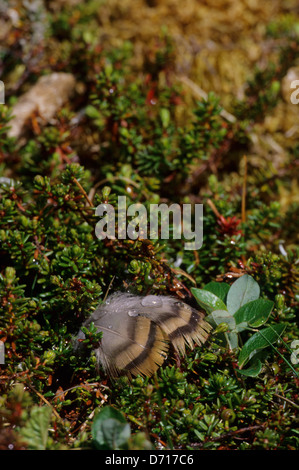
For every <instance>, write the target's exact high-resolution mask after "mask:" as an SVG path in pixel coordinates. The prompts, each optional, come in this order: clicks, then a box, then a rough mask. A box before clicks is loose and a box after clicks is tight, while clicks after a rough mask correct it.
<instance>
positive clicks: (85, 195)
mask: <svg viewBox="0 0 299 470" xmlns="http://www.w3.org/2000/svg"><path fill="white" fill-rule="evenodd" d="M73 181H74V183H75V184H76V185H77V186H78V188H79V189H80V191H81V193H82V194H83V195H84V197H85V199H86V201H87V202H88V204H89V205H90V207H94V205H93V203H92V202H91V200H90V199H89V197H88V194H87V193H86V191H85V189H84V188H83V186H82V185H81V184H80V183H79V181H78V180H77V178H75V177H73Z"/></svg>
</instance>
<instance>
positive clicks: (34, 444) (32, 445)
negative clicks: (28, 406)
mask: <svg viewBox="0 0 299 470" xmlns="http://www.w3.org/2000/svg"><path fill="white" fill-rule="evenodd" d="M51 413H52V410H51V408H50V407H49V406H41V407H40V406H34V407H33V408H32V410H31V413H30V418H29V420H28V421H27V422H26V424H25V426H24V427H23V428H22V429H21V431H20V434H21V436H22V438H23V439H24V441H26V443H27V445H28V448H29V449H30V450H45V449H46V446H47V440H48V429H49V425H50V418H51Z"/></svg>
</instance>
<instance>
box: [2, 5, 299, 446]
mask: <svg viewBox="0 0 299 470" xmlns="http://www.w3.org/2000/svg"><path fill="white" fill-rule="evenodd" d="M59 3H60V2H55V1H54V2H51V5H50V6H49V7H45V6H43V3H42V2H41V3H40V10H38V11H37V12H35V13H34V14H33V12H30V11H29V10H28V9H27V8H26V7H25V6H23V2H15V7H14V11H15V12H16V14H17V16H18V20H17V21H16V22H14V21H13V20H12V18H11V17H10V16H9V15H6V16H5V15H4V17H3V19H1V27H2V26H3V28H4V26H5V27H6V28H8V30H9V34H7V35H6V36H5V38H1V50H0V65H1V67H0V69H1V73H2V76H1V80H3V81H4V83H5V86H6V105H0V145H1V148H0V172H1V180H0V216H1V221H0V340H1V341H2V342H4V345H5V363H4V364H0V390H1V399H0V401H1V411H0V448H1V449H3V448H12V447H13V448H15V449H19V448H22V449H23V448H44V449H64V448H67V449H72V448H91V447H93V446H94V442H93V438H92V429H93V425H94V426H95V424H94V423H96V422H97V420H99V419H100V418H99V417H97V414H98V412H100V411H101V410H103V409H105V407H106V406H108V405H111V406H112V407H113V408H114V409H116V410H118V411H119V412H120V411H121V412H122V413H123V415H124V420H125V421H126V422H127V423H129V425H130V433H128V427H127V426H126V425H125V423H124V422H123V418H121V417H120V415H119V414H117V413H116V414H114V415H113V416H114V418H113V419H115V420H116V423H114V424H115V426H118V424H119V423H117V422H118V421H119V422H120V423H122V425H124V426H123V427H122V425H120V426H119V428H117V429H123V428H125V429H126V432H127V433H128V434H126V436H129V434H130V436H129V437H128V438H127V440H126V441H125V443H124V444H122V445H125V447H126V448H129V449H140V448H142V449H149V448H152V449H158V448H161V446H162V447H163V448H175V449H193V450H195V449H202V448H204V449H241V450H242V449H244V450H246V449H279V450H282V449H296V448H298V435H297V433H296V424H297V422H296V419H297V418H296V413H297V410H298V406H297V404H296V398H297V388H296V381H297V380H298V379H297V377H296V374H295V373H294V369H295V368H296V364H295V362H296V361H293V362H292V364H293V368H290V367H289V366H288V363H287V362H286V361H285V360H283V358H285V359H287V360H288V361H290V357H291V353H292V351H293V352H294V351H295V349H294V348H293V349H292V346H291V344H293V343H292V342H294V341H295V340H296V338H298V326H297V324H296V316H295V315H296V311H297V309H298V293H297V287H298V261H297V258H298V244H297V241H298V240H297V234H298V230H297V229H296V225H295V215H296V210H298V200H297V199H296V195H294V193H295V191H293V189H294V188H295V186H294V183H293V181H294V178H296V175H295V170H296V158H297V154H298V148H297V147H298V144H297V143H296V139H298V135H297V134H296V132H297V131H296V129H293V131H294V134H292V137H290V138H289V139H288V138H286V134H285V132H286V131H287V130H286V129H285V128H284V125H285V121H287V118H289V117H290V116H293V114H292V113H296V111H295V110H294V109H293V108H292V109H291V108H290V105H289V103H286V102H285V100H284V98H283V96H282V94H281V86H280V85H281V83H282V80H283V77H284V75H285V74H286V72H287V70H288V69H289V68H290V67H293V66H296V64H297V62H298V44H299V42H298V27H297V26H298V21H297V20H298V19H297V18H294V17H293V14H291V12H292V6H291V3H292V2H290V6H289V7H288V8H289V10H290V11H288V8H287V7H284V8H282V7H279V9H278V10H279V11H278V12H277V15H276V17H275V18H272V17H271V15H270V13H269V8H268V6H267V5H265V6H264V7H263V6H260V7H258V10H257V11H251V13H250V15H248V14H247V13H248V8H250V6H248V5H247V2H240V4H242V8H244V11H243V10H242V12H240V13H236V12H235V11H234V10H233V8H232V17H231V19H230V20H226V21H225V22H223V14H224V12H225V15H226V8H224V7H223V6H221V4H222V2H221V1H219V2H216V3H217V5H218V6H217V5H216V6H214V3H215V2H212V3H213V5H212V3H211V2H210V3H211V4H210V5H209V9H210V12H211V15H206V14H205V13H206V10H205V8H206V7H205V6H200V7H198V5H197V4H196V7H198V9H197V10H196V12H195V13H194V11H193V7H194V6H195V3H196V2H188V8H187V10H186V11H184V12H183V11H181V9H180V7H179V4H177V2H163V3H165V5H166V6H165V7H164V8H165V9H166V11H169V8H174V7H173V5H174V4H175V5H176V6H175V12H176V13H175V14H173V15H168V16H167V21H166V20H165V21H166V23H167V28H166V29H165V28H164V29H163V28H162V30H161V26H162V25H161V9H163V8H162V6H161V5H155V2H154V4H153V5H150V6H149V5H147V3H153V2H138V4H139V6H140V5H141V4H142V5H141V6H140V8H142V12H143V13H144V28H142V31H140V28H139V23H138V22H139V21H140V13H139V11H138V8H134V9H133V10H132V7H131V6H130V4H129V3H128V2H118V1H115V2H111V4H109V5H108V4H106V2H101V5H100V6H99V3H98V2H93V1H88V2H84V5H83V3H82V2H78V5H77V6H75V7H74V8H73V9H72V11H71V12H70V11H69V10H68V9H66V8H63V7H62V6H61V5H59ZM208 3H209V2H208ZM228 3H230V2H228ZM243 3H244V4H243ZM245 4H246V6H245ZM215 8H216V9H217V8H218V10H217V12H216V10H215ZM188 12H189V13H188ZM192 12H193V13H192ZM216 13H217V14H216ZM289 13H290V14H289ZM136 15H138V22H137V18H136ZM188 15H189V16H188ZM197 15H204V16H205V17H206V18H207V26H206V28H201V29H202V31H200V29H198V24H201V23H200V21H199V20H200V17H198V16H197ZM235 15H237V16H238V15H240V17H239V19H238V20H237V21H236V17H235ZM226 16H227V15H226ZM193 17H194V18H193ZM162 18H163V15H162ZM186 18H187V19H186ZM196 18H197V19H196ZM209 18H211V21H210V19H209ZM195 19H196V21H195ZM250 19H251V20H252V21H251V20H250ZM187 20H188V21H189V22H188V21H187ZM239 20H240V21H239ZM136 22H137V23H138V28H137V29H136ZM227 22H228V23H227ZM240 22H241V23H240ZM39 23H40V24H42V25H44V26H43V28H41V29H39V30H38V31H39V34H41V35H42V38H41V40H40V41H37V42H34V41H35V39H34V38H36V36H34V37H33V35H32V34H31V31H32V30H36V25H37V24H39ZM162 23H163V22H162ZM239 24H242V25H243V27H242V34H241V35H240V31H239V32H238V30H237V29H238V25H239ZM120 25H121V27H120ZM220 25H223V26H221V27H220ZM152 28H153V29H152ZM223 28H225V31H226V33H225V35H223ZM3 30H4V29H3ZM153 30H154V31H155V34H153V32H152V31H153ZM36 31H37V30H36ZM137 31H139V32H137ZM213 31H214V33H213ZM178 32H179V36H180V37H185V39H186V42H184V41H181V42H180V43H179V44H178V42H177V41H178V34H177V33H178ZM195 33H196V34H197V35H198V38H199V39H200V40H201V41H203V44H206V46H201V49H200V51H199V50H198V51H197V47H198V46H197V45H196V44H195V43H192V37H193V38H195V37H197V36H196V34H195ZM213 34H214V36H213ZM0 35H1V33H0ZM212 36H213V37H214V40H215V44H216V45H217V47H215V51H213V50H210V49H209V47H210V46H211V44H210V46H209V43H205V42H204V41H206V40H207V38H210V37H212ZM224 36H225V38H226V39H225V41H226V43H224V42H223V41H224V39H223V38H224ZM269 37H271V41H269ZM194 41H195V39H194ZM261 44H263V45H264V46H265V47H264V49H265V50H267V51H268V52H267V54H265V52H264V51H263V48H262V47H261ZM235 47H238V48H239V50H238V51H236V50H235ZM184 48H185V49H184ZM186 48H187V49H186ZM230 48H231V49H230ZM186 50H188V51H189V52H188V54H187V53H186ZM230 50H231V53H230V52H228V51H230ZM140 51H141V52H140ZM196 51H197V52H196ZM208 52H209V60H206V59H207V57H206V54H207V53H208ZM230 54H231V56H230ZM228 56H230V57H228ZM247 56H248V60H247ZM236 57H238V58H239V59H240V60H238V64H237V65H236V64H233V63H232V61H233V59H234V60H235V58H236ZM245 57H246V60H245ZM183 59H184V60H183ZM225 60H227V62H225ZM261 64H262V65H261ZM273 64H274V65H273ZM253 65H256V66H257V67H256V68H254V67H253ZM184 67H185V68H184ZM186 67H187V69H186ZM232 69H235V70H236V76H235V77H233V79H232V78H230V77H231V70H232ZM61 70H64V71H66V72H69V73H72V74H73V75H74V76H75V79H76V82H77V85H76V93H75V96H74V98H73V99H72V100H71V101H69V102H67V103H66V104H65V105H64V106H63V108H62V109H61V110H59V111H58V112H57V113H56V115H55V117H54V119H53V120H52V121H51V122H45V121H44V120H42V119H41V118H40V117H39V116H38V115H35V114H34V115H32V116H30V119H29V123H28V128H27V132H26V134H25V135H24V136H23V137H22V138H21V139H19V140H16V139H14V138H12V137H10V136H9V122H10V119H11V114H12V112H13V109H14V108H13V106H14V102H15V101H16V100H17V99H18V98H19V97H20V96H21V95H22V94H23V93H24V92H25V91H26V90H28V89H29V88H30V87H31V86H32V85H33V84H34V83H35V81H36V78H37V77H38V76H41V75H42V74H45V73H50V72H52V71H56V72H59V71H61ZM186 70H187V71H186ZM213 70H214V72H213V73H212V71H213ZM188 71H189V72H190V75H189V76H190V81H186V80H185V81H184V80H182V77H184V76H186V75H188V73H187V72H188ZM178 77H179V79H178ZM247 78H248V80H247ZM246 80H247V81H246ZM186 83H187V85H186ZM198 83H199V84H200V85H201V86H202V87H203V88H205V91H206V92H207V93H206V95H205V96H206V99H203V98H201V97H200V94H201V92H202V90H201V88H200V87H199V85H198ZM224 105H225V107H226V108H227V109H226V110H225V111H226V112H224V113H223V108H222V107H223V106H224ZM228 111H229V113H232V114H228ZM281 113H282V114H281ZM273 115H274V116H275V117H276V118H277V120H278V121H279V122H278V123H277V122H275V126H274V124H273V123H272V124H273V125H272V124H271V123H270V124H271V125H270V124H269V119H270V118H271V117H273ZM281 116H283V118H282V117H281ZM267 119H268V120H267ZM290 119H291V118H290ZM269 126H270V127H269ZM269 129H270V131H269ZM244 155H245V156H246V157H244ZM292 188H293V189H292ZM124 195H125V196H126V197H127V201H128V204H131V203H137V202H141V203H143V204H144V206H145V207H146V208H149V207H150V204H153V203H155V204H158V203H161V202H166V203H168V204H171V203H179V204H184V203H185V204H188V203H202V204H203V205H204V239H203V246H202V248H201V249H200V250H198V251H187V250H184V248H183V246H182V240H177V239H172V238H171V239H170V240H162V239H160V238H157V239H153V240H143V239H137V240H136V241H133V240H129V239H127V240H126V239H125V240H121V239H117V238H116V239H115V240H109V239H105V240H103V241H100V240H99V239H97V237H96V236H95V226H96V224H97V222H98V220H99V218H98V217H97V216H96V214H95V209H96V207H97V206H98V205H99V204H101V203H103V204H111V205H112V206H113V207H116V205H117V198H118V196H124ZM245 196H246V197H245ZM172 228H173V227H172ZM244 273H247V274H250V275H251V276H252V277H253V278H254V279H255V280H256V281H257V282H258V284H259V286H260V289H261V296H262V297H263V298H266V299H269V300H271V301H273V302H274V309H273V311H272V313H271V318H270V322H271V324H277V323H278V324H279V323H281V322H283V323H284V324H285V325H286V329H285V331H284V333H283V337H282V339H281V341H278V342H277V344H276V346H275V349H272V348H269V349H267V351H266V353H265V355H264V356H263V358H262V359H263V360H262V369H261V371H260V373H259V374H258V376H257V377H250V376H248V377H247V376H240V375H239V374H238V373H237V368H238V367H237V352H235V351H231V350H229V348H228V346H227V344H226V343H225V342H224V341H222V340H221V338H222V336H221V335H220V333H221V332H222V333H223V331H224V330H223V325H222V326H221V325H219V326H218V328H217V330H215V331H214V332H213V334H212V335H211V336H210V338H209V340H208V342H207V343H206V344H205V345H204V346H203V347H201V348H200V347H196V348H195V349H194V350H193V351H188V354H187V356H186V357H185V358H178V357H176V356H175V355H173V354H170V356H169V358H168V359H167V361H166V362H165V364H164V366H163V367H161V368H160V369H159V370H158V372H157V374H156V375H155V376H154V377H152V378H142V377H137V378H135V379H133V380H132V381H131V382H130V381H129V380H128V379H127V378H125V377H121V378H120V379H118V380H117V381H111V380H110V379H109V378H108V377H107V376H106V375H105V374H104V372H103V371H102V370H98V369H97V367H96V359H95V356H94V354H93V352H92V346H93V345H94V343H95V341H98V339H99V338H98V336H97V334H96V332H95V331H92V330H90V331H89V333H88V336H87V338H86V345H87V346H88V354H87V355H82V356H80V355H77V354H75V352H74V348H73V338H74V335H76V334H77V332H78V331H79V329H80V327H81V325H82V322H83V320H84V319H85V318H87V317H88V315H89V314H90V313H91V312H92V311H93V309H94V308H95V307H96V306H97V304H98V303H99V302H101V301H102V300H103V299H104V298H105V296H106V294H107V293H108V291H110V290H113V291H116V290H130V291H132V292H134V293H140V294H143V295H144V294H148V293H153V294H172V295H176V296H177V297H179V298H183V299H185V300H186V301H187V302H189V303H190V304H192V305H194V306H195V305H196V302H195V299H194V298H193V297H192V295H191V293H190V291H191V288H192V287H194V286H195V285H196V286H197V287H199V288H202V287H203V286H204V285H206V284H208V283H210V282H211V281H226V282H227V283H228V284H232V282H233V281H234V280H235V279H236V278H237V277H239V276H240V275H242V274H244ZM221 328H222V330H221ZM220 330H221V331H220ZM246 334H247V335H248V336H250V335H251V333H246ZM248 336H247V337H248ZM247 337H246V338H247ZM246 338H245V339H246ZM293 357H295V358H296V351H295V352H294V356H293ZM49 407H50V408H51V413H49ZM102 444H103V443H102ZM102 444H101V445H102ZM106 444H107V443H106ZM106 444H105V445H106Z"/></svg>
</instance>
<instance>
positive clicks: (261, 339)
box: [238, 324, 285, 368]
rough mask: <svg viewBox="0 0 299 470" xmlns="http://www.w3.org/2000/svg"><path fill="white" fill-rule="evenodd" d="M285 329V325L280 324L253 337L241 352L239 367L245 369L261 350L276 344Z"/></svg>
mask: <svg viewBox="0 0 299 470" xmlns="http://www.w3.org/2000/svg"><path fill="white" fill-rule="evenodd" d="M284 329H285V325H284V324H279V325H274V326H269V327H267V328H264V329H262V330H261V331H257V332H256V333H255V334H254V335H252V336H251V338H249V340H248V341H247V342H246V343H245V344H244V346H243V348H242V349H241V351H240V354H239V358H238V364H239V367H240V368H241V367H243V366H244V364H245V363H246V362H247V361H248V360H249V359H251V357H252V356H254V355H255V354H256V353H257V352H258V351H259V350H261V349H263V348H266V347H268V346H269V345H271V344H273V343H275V341H277V340H278V339H279V336H280V335H281V333H282V332H283V330H284Z"/></svg>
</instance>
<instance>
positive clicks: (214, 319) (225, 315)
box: [206, 310, 236, 330]
mask: <svg viewBox="0 0 299 470" xmlns="http://www.w3.org/2000/svg"><path fill="white" fill-rule="evenodd" d="M206 319H207V320H208V321H209V322H211V323H214V325H215V324H216V325H219V324H220V323H227V324H228V326H229V329H230V330H234V329H235V328H236V320H235V318H234V317H233V315H231V314H230V313H229V312H228V311H227V310H214V311H213V312H212V313H210V315H208V316H207V317H206Z"/></svg>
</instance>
